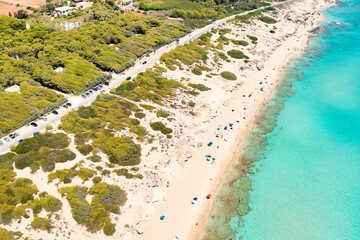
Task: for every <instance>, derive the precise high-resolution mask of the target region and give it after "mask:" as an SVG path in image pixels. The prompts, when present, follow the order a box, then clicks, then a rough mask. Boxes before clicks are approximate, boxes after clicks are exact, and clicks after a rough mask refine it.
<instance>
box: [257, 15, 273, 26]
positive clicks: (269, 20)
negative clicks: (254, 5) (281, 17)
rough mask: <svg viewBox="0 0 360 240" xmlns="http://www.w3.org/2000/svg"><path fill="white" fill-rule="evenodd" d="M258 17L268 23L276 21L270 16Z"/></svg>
mask: <svg viewBox="0 0 360 240" xmlns="http://www.w3.org/2000/svg"><path fill="white" fill-rule="evenodd" d="M258 19H259V20H260V21H262V22H264V23H268V24H274V23H277V21H276V20H275V19H274V18H271V17H266V16H265V17H258Z"/></svg>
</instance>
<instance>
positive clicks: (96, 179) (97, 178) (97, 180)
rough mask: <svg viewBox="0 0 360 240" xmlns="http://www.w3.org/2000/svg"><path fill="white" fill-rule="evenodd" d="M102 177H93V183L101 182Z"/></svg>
mask: <svg viewBox="0 0 360 240" xmlns="http://www.w3.org/2000/svg"><path fill="white" fill-rule="evenodd" d="M101 180H102V179H101V177H94V178H93V179H92V181H93V183H99V182H101Z"/></svg>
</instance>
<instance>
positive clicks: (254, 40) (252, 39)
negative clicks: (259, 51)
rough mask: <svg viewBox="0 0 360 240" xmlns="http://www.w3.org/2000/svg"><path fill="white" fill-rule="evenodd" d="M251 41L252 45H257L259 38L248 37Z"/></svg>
mask: <svg viewBox="0 0 360 240" xmlns="http://www.w3.org/2000/svg"><path fill="white" fill-rule="evenodd" d="M246 36H247V37H248V38H249V39H250V40H251V43H252V44H255V45H256V44H257V40H258V38H257V37H254V36H251V35H246Z"/></svg>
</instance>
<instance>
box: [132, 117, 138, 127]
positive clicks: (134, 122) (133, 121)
mask: <svg viewBox="0 0 360 240" xmlns="http://www.w3.org/2000/svg"><path fill="white" fill-rule="evenodd" d="M130 120H131V124H133V125H135V126H139V125H140V121H139V120H138V119H136V118H131V119H130Z"/></svg>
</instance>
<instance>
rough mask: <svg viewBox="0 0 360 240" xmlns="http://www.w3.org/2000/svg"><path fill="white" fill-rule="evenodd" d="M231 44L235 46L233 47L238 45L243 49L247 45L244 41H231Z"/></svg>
mask: <svg viewBox="0 0 360 240" xmlns="http://www.w3.org/2000/svg"><path fill="white" fill-rule="evenodd" d="M231 42H232V43H233V44H235V45H240V46H244V47H246V46H247V45H249V43H248V42H247V41H244V40H231Z"/></svg>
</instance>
